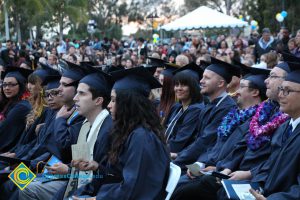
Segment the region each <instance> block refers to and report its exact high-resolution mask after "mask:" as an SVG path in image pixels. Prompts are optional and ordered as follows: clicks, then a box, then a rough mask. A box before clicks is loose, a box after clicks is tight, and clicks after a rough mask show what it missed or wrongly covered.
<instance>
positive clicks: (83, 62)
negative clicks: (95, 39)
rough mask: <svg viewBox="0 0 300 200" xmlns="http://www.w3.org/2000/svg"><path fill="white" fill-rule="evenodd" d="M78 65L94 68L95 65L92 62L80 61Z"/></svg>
mask: <svg viewBox="0 0 300 200" xmlns="http://www.w3.org/2000/svg"><path fill="white" fill-rule="evenodd" d="M80 65H81V66H87V65H88V66H96V63H95V62H92V61H82V62H80Z"/></svg>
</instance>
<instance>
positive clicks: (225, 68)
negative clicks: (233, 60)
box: [205, 57, 240, 83]
mask: <svg viewBox="0 0 300 200" xmlns="http://www.w3.org/2000/svg"><path fill="white" fill-rule="evenodd" d="M205 70H210V71H213V72H215V73H217V74H218V75H220V76H221V77H223V78H224V79H225V81H226V82H227V83H230V82H231V79H232V76H237V77H239V76H240V68H239V67H237V66H234V65H232V64H229V63H227V62H224V61H222V60H218V59H216V58H214V57H211V65H209V66H208V67H206V69H205Z"/></svg>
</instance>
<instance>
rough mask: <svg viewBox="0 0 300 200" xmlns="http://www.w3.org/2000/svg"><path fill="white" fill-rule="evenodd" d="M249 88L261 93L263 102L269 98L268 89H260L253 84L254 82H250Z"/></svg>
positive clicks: (260, 96)
mask: <svg viewBox="0 0 300 200" xmlns="http://www.w3.org/2000/svg"><path fill="white" fill-rule="evenodd" d="M249 88H250V89H256V90H258V91H259V98H260V100H261V101H264V100H266V99H267V98H268V97H267V95H266V91H267V90H266V88H260V87H258V86H257V85H256V84H255V83H253V82H252V81H249Z"/></svg>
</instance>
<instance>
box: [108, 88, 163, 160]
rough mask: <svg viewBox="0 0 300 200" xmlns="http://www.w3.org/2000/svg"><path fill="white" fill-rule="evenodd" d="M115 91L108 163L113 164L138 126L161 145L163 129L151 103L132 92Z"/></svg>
mask: <svg viewBox="0 0 300 200" xmlns="http://www.w3.org/2000/svg"><path fill="white" fill-rule="evenodd" d="M115 91H116V108H117V112H116V116H115V122H114V127H113V130H112V132H111V137H112V144H111V148H110V151H109V161H110V162H111V163H115V162H117V160H118V156H119V154H120V153H121V151H122V149H123V146H124V144H125V142H126V140H127V138H128V137H129V136H130V134H131V133H132V131H133V130H134V129H136V128H137V127H138V126H142V127H144V128H146V129H149V130H151V131H152V132H153V133H154V134H155V135H156V136H157V137H158V138H159V139H160V140H161V141H162V142H163V143H165V138H164V134H163V128H162V126H161V125H160V122H159V117H158V115H157V112H156V110H155V107H154V105H153V103H152V102H151V101H150V100H149V99H148V98H147V97H145V96H143V95H141V94H140V93H137V92H135V91H133V90H115Z"/></svg>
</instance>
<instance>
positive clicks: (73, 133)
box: [45, 111, 85, 163]
mask: <svg viewBox="0 0 300 200" xmlns="http://www.w3.org/2000/svg"><path fill="white" fill-rule="evenodd" d="M74 112H77V111H74ZM84 119H85V118H84V117H83V116H80V115H75V116H74V117H73V119H72V120H71V121H70V120H68V119H65V118H62V117H60V118H57V119H55V120H54V123H53V132H52V133H51V134H50V135H48V138H47V142H46V144H45V146H46V148H47V150H48V152H50V153H51V154H53V155H55V156H56V157H57V158H59V159H60V160H61V161H62V162H63V163H70V162H71V160H72V153H71V145H72V144H76V142H77V138H78V135H79V132H80V128H81V126H82V122H83V121H84Z"/></svg>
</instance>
